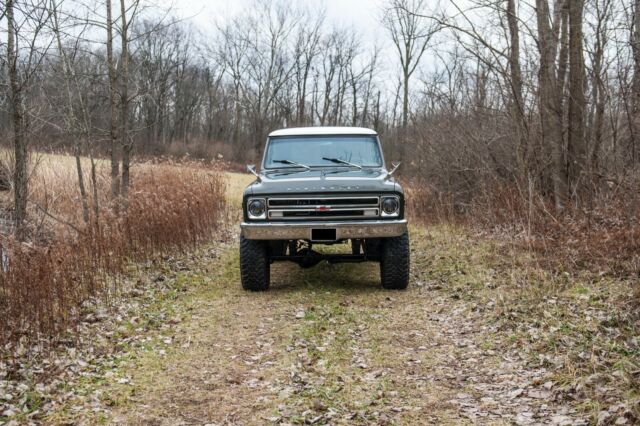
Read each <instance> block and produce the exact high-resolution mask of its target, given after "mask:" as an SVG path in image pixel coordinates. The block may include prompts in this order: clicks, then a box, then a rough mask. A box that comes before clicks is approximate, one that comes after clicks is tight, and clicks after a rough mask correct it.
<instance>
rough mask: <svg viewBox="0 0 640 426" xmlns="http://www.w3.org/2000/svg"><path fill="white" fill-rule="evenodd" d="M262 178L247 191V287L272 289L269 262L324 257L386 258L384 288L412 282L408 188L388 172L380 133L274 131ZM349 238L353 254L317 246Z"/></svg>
mask: <svg viewBox="0 0 640 426" xmlns="http://www.w3.org/2000/svg"><path fill="white" fill-rule="evenodd" d="M247 168H248V170H249V171H250V172H251V173H253V174H254V175H255V176H256V180H255V181H254V182H253V183H251V184H250V185H249V186H248V187H247V188H246V189H245V191H244V196H243V204H242V205H243V221H242V223H241V225H240V228H241V236H240V273H241V281H242V287H243V288H244V289H246V290H252V291H265V290H267V289H268V288H269V275H270V265H271V263H272V262H274V261H292V262H295V263H297V264H299V265H300V266H301V267H303V268H308V267H312V266H315V265H317V264H318V263H319V262H321V261H323V260H326V261H328V262H331V263H337V262H365V261H373V262H379V263H380V277H381V281H382V286H383V287H384V288H387V289H405V288H406V287H407V285H408V284H409V234H408V231H407V220H406V219H405V208H404V205H405V203H404V192H403V190H402V187H401V186H400V184H399V183H398V182H397V181H396V180H395V179H394V178H393V176H392V174H393V172H394V171H395V170H396V169H397V166H395V167H394V168H393V169H392V170H390V171H389V170H387V167H386V165H385V162H384V158H383V155H382V149H381V147H380V140H379V138H378V135H377V133H376V132H375V131H373V130H370V129H364V128H356V127H307V128H291V129H283V130H277V131H275V132H272V133H271V134H270V135H269V138H268V140H267V145H266V148H265V153H264V157H263V160H262V167H261V170H260V172H259V173H258V172H257V171H256V169H255V166H247ZM347 240H350V241H351V254H322V253H318V252H316V251H315V250H313V246H314V244H315V245H318V244H338V243H344V242H345V241H347Z"/></svg>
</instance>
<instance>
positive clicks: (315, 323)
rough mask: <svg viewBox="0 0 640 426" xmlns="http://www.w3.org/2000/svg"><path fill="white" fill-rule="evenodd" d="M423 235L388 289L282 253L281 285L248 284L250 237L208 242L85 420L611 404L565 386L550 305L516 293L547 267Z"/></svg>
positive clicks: (580, 413)
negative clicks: (538, 319)
mask: <svg viewBox="0 0 640 426" xmlns="http://www.w3.org/2000/svg"><path fill="white" fill-rule="evenodd" d="M238 179H242V180H246V179H247V177H246V176H244V175H237V176H232V177H231V178H230V183H231V185H230V189H229V191H230V200H232V201H233V202H234V203H238V202H239V200H240V195H239V194H240V192H239V191H240V188H241V187H242V186H243V185H244V181H241V182H239V181H238ZM411 237H412V242H411V244H412V246H411V252H412V253H411V255H412V278H411V284H410V286H409V289H408V290H407V291H404V292H390V291H384V290H383V289H382V288H381V287H380V284H379V274H378V265H377V264H373V263H367V264H355V265H354V264H345V265H328V264H324V263H323V264H320V265H318V266H316V267H315V268H312V269H307V270H304V269H301V268H299V267H298V266H297V265H294V264H283V263H278V264H275V265H274V266H273V267H272V288H271V289H270V291H268V292H266V293H259V294H256V293H249V292H244V291H242V289H241V287H240V283H239V281H240V280H239V270H238V249H237V245H236V243H234V242H229V243H225V244H222V245H220V244H218V245H215V246H211V247H209V248H205V249H203V250H200V251H199V252H198V253H196V254H194V255H193V256H192V257H191V258H190V259H188V260H186V261H185V265H186V266H184V267H180V268H178V272H177V273H176V274H175V276H174V277H173V278H172V279H171V282H170V284H169V285H171V286H172V288H173V289H174V291H172V292H171V293H170V294H171V297H165V298H164V299H162V300H159V301H158V302H157V306H156V308H157V309H158V311H160V312H163V314H162V316H161V317H162V320H161V321H162V324H163V327H160V331H159V335H158V336H157V338H154V339H155V340H157V341H159V342H161V344H160V345H159V346H158V345H151V344H150V345H149V346H143V347H141V348H137V349H135V350H132V356H131V361H130V362H126V363H123V364H122V365H121V366H120V367H119V369H118V371H117V372H116V373H115V375H114V376H113V377H114V378H113V379H111V380H107V381H106V383H105V384H103V391H102V394H103V395H104V397H103V400H104V401H105V402H106V403H107V404H108V405H110V406H111V412H112V415H111V417H106V418H105V417H103V418H101V419H96V418H91V416H90V415H88V417H87V418H88V419H89V420H87V422H88V423H93V422H95V421H98V420H102V421H103V422H108V423H120V424H134V425H135V424H140V425H142V424H145V425H147V424H150V425H176V424H189V425H191V424H194V425H195V424H202V425H204V424H234V425H235V424H472V423H481V424H513V423H517V424H537V423H548V424H585V423H586V421H587V420H585V419H588V415H589V414H591V413H592V412H594V410H595V412H596V413H597V410H598V409H599V408H598V407H593V406H592V407H585V406H584V405H581V404H582V402H581V401H576V400H575V399H574V400H567V399H566V398H564V397H563V395H564V394H565V393H566V392H564V391H565V390H566V387H564V388H563V387H562V386H563V385H567V383H569V379H568V378H567V377H566V376H561V375H559V373H558V369H557V368H555V369H554V368H552V366H551V364H552V362H553V358H551V357H550V356H549V357H548V358H544V356H547V355H544V356H543V355H542V354H543V353H544V350H542V349H541V348H542V346H541V342H547V340H545V339H543V338H541V337H540V335H538V341H537V342H536V340H535V333H534V334H533V335H532V334H527V333H532V332H530V331H528V330H529V329H528V328H527V329H523V328H520V327H519V324H522V325H524V324H528V321H529V320H530V318H527V315H537V313H535V311H530V312H529V311H523V310H522V309H521V308H518V306H521V305H518V304H517V303H516V302H514V301H515V300H516V299H518V300H520V299H522V297H523V295H531V297H534V298H538V299H536V300H540V299H539V298H540V296H539V295H537V293H535V292H534V293H532V292H522V291H521V290H519V284H518V283H521V282H523V281H524V282H527V283H529V284H536V285H537V287H536V288H546V289H547V290H545V291H547V292H548V291H551V290H549V289H550V288H551V287H548V285H547V284H544V285H543V283H544V280H545V279H546V278H545V276H544V274H539V273H538V272H536V271H530V270H529V266H527V263H526V259H520V260H519V261H518V262H520V261H522V263H517V262H515V261H513V260H512V261H510V263H509V262H507V263H505V262H504V260H503V259H505V258H507V257H506V256H505V253H501V252H500V250H501V249H502V248H500V247H497V246H495V245H493V244H490V243H488V242H482V241H481V240H480V239H472V238H469V237H466V236H464V233H463V232H460V231H459V230H457V229H455V228H448V227H442V226H441V227H437V228H432V229H428V230H427V229H424V228H417V227H414V228H412V230H411ZM343 250H348V247H346V246H344V247H343ZM545 286H547V287H545ZM566 288H567V286H566V285H565V286H564V287H562V289H555V290H553V294H556V295H559V294H562V292H565V293H566V290H565V289H566ZM568 288H571V286H568ZM574 296H575V295H574V294H573V293H572V295H570V296H568V297H570V300H571V303H572V304H575V300H576V299H575V297H574ZM512 302H513V303H512ZM514 306H515V307H516V308H514ZM558 306H559V305H558ZM565 314H566V313H563V315H565ZM559 317H562V315H560V316H559ZM549 322H551V320H549ZM514 324H515V325H514ZM149 340H151V338H149ZM536 343H537V344H538V346H537V348H536V346H535V345H536ZM554 345H555V346H554V349H553V350H554V351H555V353H556V354H557V353H558V348H559V346H557V344H555V343H554ZM541 356H543V358H541ZM541 359H542V361H541ZM563 371H564V370H563ZM572 371H575V370H572ZM115 377H120V378H123V377H124V378H125V379H124V380H122V379H119V380H116V379H115ZM563 381H564V382H563ZM567 386H568V385H567ZM585 416H587V417H585ZM592 419H593V417H592Z"/></svg>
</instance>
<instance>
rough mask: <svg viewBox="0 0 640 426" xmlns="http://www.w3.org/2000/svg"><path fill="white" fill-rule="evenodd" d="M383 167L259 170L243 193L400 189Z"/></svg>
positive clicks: (309, 192)
mask: <svg viewBox="0 0 640 426" xmlns="http://www.w3.org/2000/svg"><path fill="white" fill-rule="evenodd" d="M386 176H387V171H386V170H385V169H364V170H357V169H355V170H354V169H312V170H307V171H299V170H296V171H283V170H281V171H268V172H264V171H263V172H261V173H260V178H261V179H262V182H258V181H257V180H256V181H255V182H253V183H252V184H251V185H249V186H248V187H247V189H246V190H245V195H269V194H298V193H307V194H312V193H316V194H317V193H322V194H327V193H344V192H402V189H401V188H400V185H398V184H397V182H396V181H395V180H394V179H393V178H392V179H385V177H386Z"/></svg>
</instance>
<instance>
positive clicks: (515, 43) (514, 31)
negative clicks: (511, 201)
mask: <svg viewBox="0 0 640 426" xmlns="http://www.w3.org/2000/svg"><path fill="white" fill-rule="evenodd" d="M507 23H508V26H509V39H510V40H509V41H510V46H509V74H510V75H509V78H510V83H511V105H510V109H511V118H512V120H513V121H514V124H515V130H516V141H517V144H518V146H517V160H518V163H519V169H520V173H521V176H523V177H524V176H525V175H526V172H527V170H528V163H529V160H530V159H529V143H528V137H527V124H526V121H525V116H524V103H523V98H522V71H521V68H520V29H519V25H518V15H517V11H516V4H515V0H507Z"/></svg>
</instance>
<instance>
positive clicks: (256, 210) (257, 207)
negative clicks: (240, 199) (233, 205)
mask: <svg viewBox="0 0 640 426" xmlns="http://www.w3.org/2000/svg"><path fill="white" fill-rule="evenodd" d="M247 210H249V214H250V215H251V216H255V217H260V216H262V215H263V214H264V212H265V205H264V200H252V201H251V202H250V203H249V206H248V207H247Z"/></svg>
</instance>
